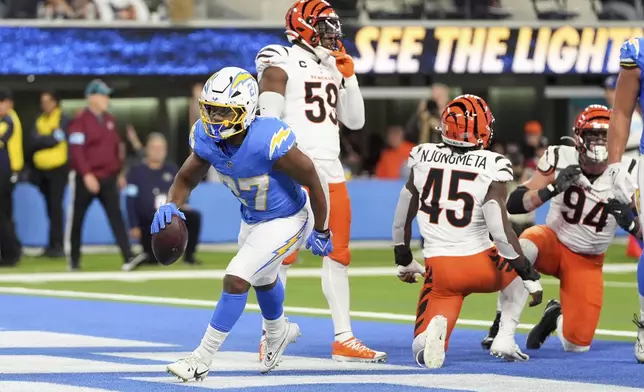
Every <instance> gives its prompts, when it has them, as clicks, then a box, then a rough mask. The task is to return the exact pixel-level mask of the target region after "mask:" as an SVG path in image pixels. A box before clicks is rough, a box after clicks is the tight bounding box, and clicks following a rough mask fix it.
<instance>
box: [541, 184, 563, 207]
mask: <svg viewBox="0 0 644 392" xmlns="http://www.w3.org/2000/svg"><path fill="white" fill-rule="evenodd" d="M558 193H559V192H557V189H556V188H555V186H554V185H552V184H548V186H547V187H545V188H541V189H539V191H538V192H537V196H539V199H541V201H542V202H544V203H545V202H547V201H548V200H550V199H552V198H553V197H555V196H557V194H558Z"/></svg>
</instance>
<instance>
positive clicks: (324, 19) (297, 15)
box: [286, 0, 342, 50]
mask: <svg viewBox="0 0 644 392" xmlns="http://www.w3.org/2000/svg"><path fill="white" fill-rule="evenodd" d="M286 36H287V37H288V39H289V41H291V42H293V41H299V42H302V43H303V44H305V45H307V46H309V47H310V48H315V47H316V46H318V45H321V46H323V47H325V48H327V49H329V50H339V48H340V45H339V40H340V38H342V23H340V17H338V14H336V13H335V10H334V9H333V7H331V4H329V2H328V1H326V0H298V1H296V2H295V4H293V5H292V6H291V8H289V10H288V12H287V13H286Z"/></svg>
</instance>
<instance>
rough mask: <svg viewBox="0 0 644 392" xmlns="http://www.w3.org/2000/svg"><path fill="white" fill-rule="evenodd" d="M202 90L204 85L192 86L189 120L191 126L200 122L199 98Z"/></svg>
mask: <svg viewBox="0 0 644 392" xmlns="http://www.w3.org/2000/svg"><path fill="white" fill-rule="evenodd" d="M202 90H203V84H202V83H197V84H195V85H194V86H192V98H191V99H190V106H188V120H189V121H190V126H192V124H194V123H195V122H196V121H197V120H199V116H200V114H199V97H200V96H201V91H202Z"/></svg>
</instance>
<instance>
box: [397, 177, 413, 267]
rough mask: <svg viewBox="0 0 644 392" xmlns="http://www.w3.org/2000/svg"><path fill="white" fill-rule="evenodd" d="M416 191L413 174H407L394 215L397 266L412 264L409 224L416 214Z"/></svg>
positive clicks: (410, 229)
mask: <svg viewBox="0 0 644 392" xmlns="http://www.w3.org/2000/svg"><path fill="white" fill-rule="evenodd" d="M418 203H419V197H418V191H417V190H416V187H415V186H414V172H413V171H412V172H411V173H409V178H408V179H407V183H406V184H405V186H404V187H403V189H402V190H401V191H400V197H399V198H398V204H397V205H396V213H395V215H394V225H393V230H392V231H393V233H392V237H393V241H394V259H395V261H396V264H397V265H402V266H407V265H409V263H411V262H412V260H413V256H412V253H411V248H410V243H411V233H412V228H411V223H412V222H413V220H414V217H415V216H416V213H417V212H418Z"/></svg>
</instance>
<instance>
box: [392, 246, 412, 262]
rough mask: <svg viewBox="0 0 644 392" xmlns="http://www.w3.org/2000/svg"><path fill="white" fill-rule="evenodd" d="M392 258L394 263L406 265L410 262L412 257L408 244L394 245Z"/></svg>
mask: <svg viewBox="0 0 644 392" xmlns="http://www.w3.org/2000/svg"><path fill="white" fill-rule="evenodd" d="M394 259H395V261H396V265H400V266H403V267H406V266H408V265H409V264H411V262H412V261H413V260H414V257H413V255H412V254H411V249H410V248H409V246H408V245H404V244H403V245H396V246H394Z"/></svg>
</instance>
